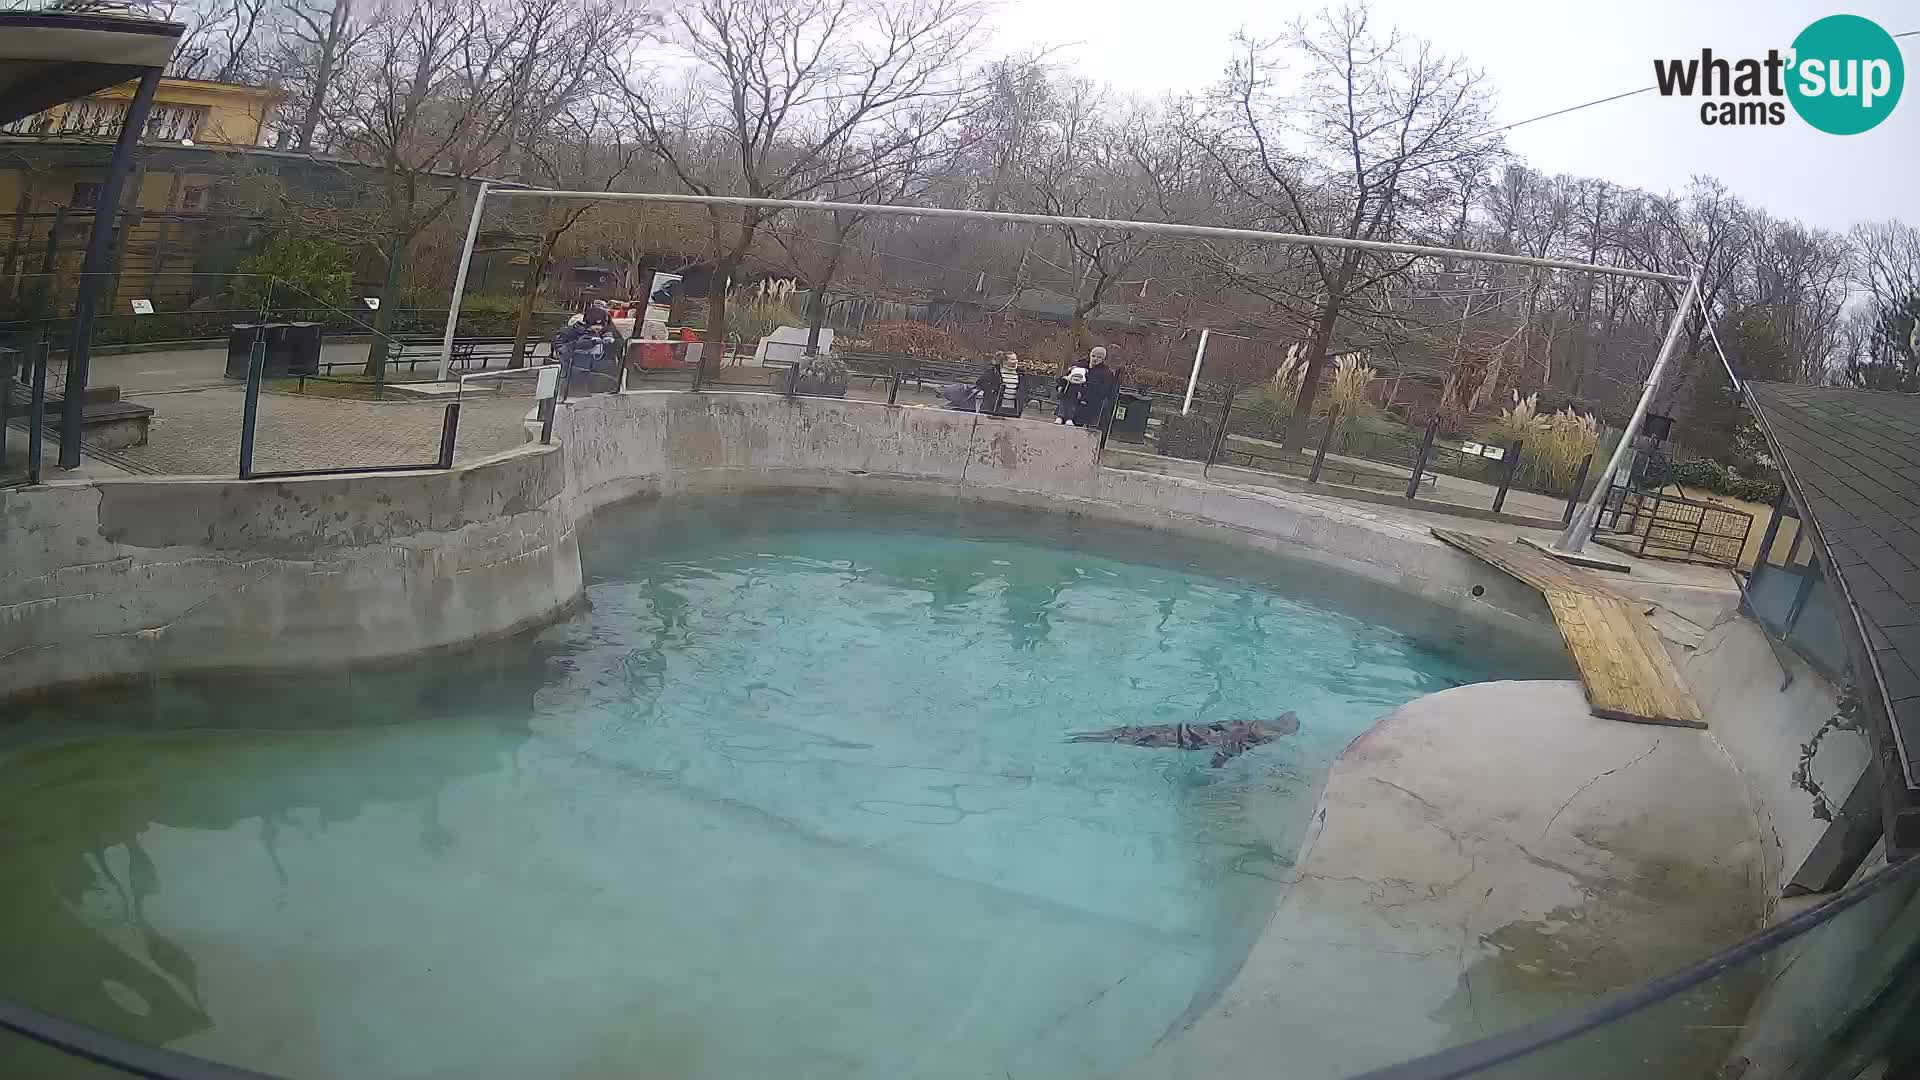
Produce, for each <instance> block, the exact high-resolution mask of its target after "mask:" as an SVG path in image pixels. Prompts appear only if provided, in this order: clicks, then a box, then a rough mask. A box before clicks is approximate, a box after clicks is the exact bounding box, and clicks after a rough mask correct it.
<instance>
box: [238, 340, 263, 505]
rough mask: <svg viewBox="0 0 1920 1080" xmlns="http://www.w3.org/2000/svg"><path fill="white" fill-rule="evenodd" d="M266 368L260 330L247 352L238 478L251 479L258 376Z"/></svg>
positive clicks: (258, 403) (257, 409)
mask: <svg viewBox="0 0 1920 1080" xmlns="http://www.w3.org/2000/svg"><path fill="white" fill-rule="evenodd" d="M266 369H267V337H266V331H265V330H262V331H261V332H260V333H259V334H258V335H256V336H255V337H254V339H253V348H252V350H250V351H249V352H248V354H247V396H246V398H245V400H244V402H243V403H242V404H241V406H240V479H242V480H251V479H253V432H254V428H255V426H256V425H257V424H258V423H259V419H260V377H261V376H262V375H263V374H264V373H265V372H266Z"/></svg>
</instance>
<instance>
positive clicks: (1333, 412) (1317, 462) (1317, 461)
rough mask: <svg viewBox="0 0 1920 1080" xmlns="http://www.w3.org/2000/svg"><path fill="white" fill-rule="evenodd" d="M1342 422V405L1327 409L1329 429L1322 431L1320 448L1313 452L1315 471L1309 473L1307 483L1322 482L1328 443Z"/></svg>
mask: <svg viewBox="0 0 1920 1080" xmlns="http://www.w3.org/2000/svg"><path fill="white" fill-rule="evenodd" d="M1339 423H1340V406H1339V405H1338V404H1335V405H1334V406H1333V408H1331V409H1328V410H1327V430H1325V431H1323V432H1321V433H1320V449H1318V450H1316V451H1314V452H1313V471H1312V472H1309V473H1308V474H1307V483H1309V484H1317V483H1319V482H1320V466H1321V465H1322V464H1323V463H1324V462H1325V461H1326V460H1327V444H1328V443H1330V442H1332V441H1333V429H1334V427H1335V426H1336V425H1338V424H1339Z"/></svg>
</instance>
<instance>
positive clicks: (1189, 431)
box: [1159, 413, 1215, 461]
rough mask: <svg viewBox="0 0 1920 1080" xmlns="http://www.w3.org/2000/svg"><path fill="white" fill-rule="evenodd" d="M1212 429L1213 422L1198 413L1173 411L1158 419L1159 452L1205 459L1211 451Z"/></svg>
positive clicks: (1190, 459) (1167, 454)
mask: <svg viewBox="0 0 1920 1080" xmlns="http://www.w3.org/2000/svg"><path fill="white" fill-rule="evenodd" d="M1214 431H1215V425H1214V422H1213V421H1212V420H1211V419H1209V418H1207V417H1206V416H1203V415H1201V414H1200V413H1193V414H1191V415H1188V416H1182V415H1180V414H1179V413H1174V414H1172V415H1170V416H1168V417H1167V418H1166V419H1165V420H1162V421H1160V437H1159V449H1160V452H1161V453H1162V454H1164V455H1166V456H1167V457H1177V458H1185V459H1187V460H1188V461H1205V460H1207V455H1208V454H1209V453H1212V452H1213V436H1214Z"/></svg>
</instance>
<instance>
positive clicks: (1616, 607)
mask: <svg viewBox="0 0 1920 1080" xmlns="http://www.w3.org/2000/svg"><path fill="white" fill-rule="evenodd" d="M1433 535H1434V536H1435V537H1437V538H1438V539H1440V540H1441V541H1442V542H1444V543H1447V544H1450V545H1452V546H1453V547H1456V548H1459V549H1460V550H1461V551H1464V552H1466V553H1467V554H1469V555H1472V556H1473V557H1474V558H1476V559H1479V560H1480V561H1482V562H1485V563H1487V564H1489V565H1491V566H1493V567H1495V568H1497V569H1500V570H1503V571H1505V572H1506V573H1508V574H1511V575H1513V576H1514V577H1516V578H1519V579H1520V580H1521V581H1523V582H1525V583H1527V584H1528V585H1531V586H1533V587H1534V588H1536V589H1538V590H1540V595H1542V596H1544V597H1546V598H1547V606H1548V607H1550V608H1552V609H1553V621H1554V622H1555V623H1558V624H1559V626H1560V635H1561V636H1562V637H1564V638H1565V639H1566V641H1567V651H1568V652H1570V653H1572V654H1573V663H1574V667H1575V668H1577V669H1578V670H1579V672H1580V685H1582V686H1584V687H1585V688H1586V691H1587V704H1588V705H1589V706H1590V707H1591V708H1592V709H1593V714H1594V715H1595V716H1604V717H1606V718H1607V719H1609V720H1630V721H1633V722H1634V723H1638V724H1671V725H1674V726H1677V727H1694V728H1703V727H1706V726H1707V724H1706V721H1704V720H1702V719H1701V718H1700V706H1698V705H1696V704H1695V703H1694V700H1693V694H1692V693H1691V692H1690V691H1688V689H1687V685H1686V683H1684V682H1682V681H1681V679H1680V670H1679V669H1678V668H1676V667H1674V664H1673V658H1672V657H1671V656H1668V655H1667V649H1666V646H1665V645H1664V644H1662V643H1661V641H1660V635H1659V634H1658V633H1657V632H1655V631H1654V629H1653V627H1652V626H1651V625H1649V624H1648V622H1647V619H1646V616H1645V614H1644V613H1643V611H1644V608H1645V605H1644V604H1642V603H1640V602H1639V601H1635V600H1631V599H1629V598H1628V597H1626V596H1624V595H1622V594H1620V593H1619V592H1616V591H1614V589H1613V588H1612V587H1611V586H1609V585H1608V584H1607V583H1606V582H1605V581H1603V580H1601V579H1600V578H1599V577H1597V576H1595V575H1594V574H1591V573H1589V572H1587V571H1585V570H1581V569H1579V568H1578V567H1574V566H1569V565H1567V564H1566V563H1563V562H1561V561H1559V560H1558V559H1555V558H1552V557H1551V556H1548V555H1546V554H1543V553H1542V552H1539V551H1537V550H1534V549H1532V548H1530V547H1527V546H1526V545H1523V544H1518V543H1513V542H1510V541H1504V540H1493V539H1490V538H1488V537H1485V536H1475V535H1474V534H1472V533H1463V532H1454V531H1452V530H1451V529H1435V530H1433Z"/></svg>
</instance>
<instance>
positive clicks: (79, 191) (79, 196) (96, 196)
mask: <svg viewBox="0 0 1920 1080" xmlns="http://www.w3.org/2000/svg"><path fill="white" fill-rule="evenodd" d="M68 205H70V206H72V207H73V208H74V209H75V210H92V209H94V208H95V207H97V206H99V205H100V185H99V184H98V183H96V182H94V181H91V180H83V181H81V182H80V183H78V184H75V185H73V201H72V202H71V203H69V204H68Z"/></svg>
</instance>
